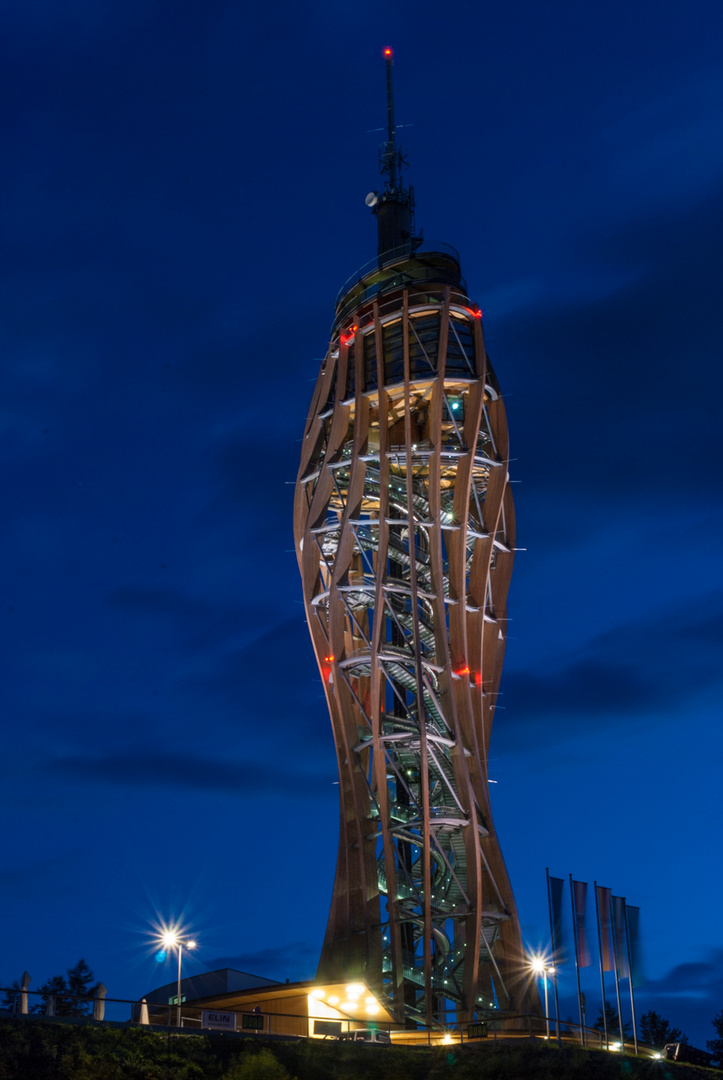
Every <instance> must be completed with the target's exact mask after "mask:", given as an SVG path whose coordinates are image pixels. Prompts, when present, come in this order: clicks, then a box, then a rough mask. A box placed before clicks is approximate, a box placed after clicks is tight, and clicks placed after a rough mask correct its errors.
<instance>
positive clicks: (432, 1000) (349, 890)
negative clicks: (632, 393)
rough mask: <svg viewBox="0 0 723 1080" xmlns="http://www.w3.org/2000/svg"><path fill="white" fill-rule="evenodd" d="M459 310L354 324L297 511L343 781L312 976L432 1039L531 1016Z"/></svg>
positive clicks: (478, 451) (480, 341)
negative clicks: (508, 849) (373, 1003)
mask: <svg viewBox="0 0 723 1080" xmlns="http://www.w3.org/2000/svg"><path fill="white" fill-rule="evenodd" d="M453 300H454V302H453ZM459 300H460V298H459V293H458V292H455V293H454V294H452V292H451V290H450V288H449V287H446V288H445V287H442V286H439V287H437V288H436V289H435V287H434V286H430V287H429V288H427V289H426V290H425V293H424V294H423V295H422V296H420V294H418V293H415V292H412V291H410V290H403V291H400V292H398V293H397V295H396V297H395V298H394V299H393V300H392V301H387V302H386V303H385V304H384V307H383V308H380V306H379V305H378V304H377V303H376V302H375V303H373V304H372V305H371V308H369V307H367V308H365V309H359V310H357V311H355V312H352V313H351V314H350V315H349V318H348V326H347V327H346V328H345V329H344V330H342V332H341V333H340V334H339V337H338V338H337V339H336V340H335V341H334V342H332V345H331V347H330V349H329V352H328V354H327V356H326V358H325V360H324V363H323V365H322V370H321V372H320V374H319V379H318V382H317V387H316V390H315V392H314V396H313V399H312V407H311V411H310V414H309V419H308V422H307V426H306V431H305V433H304V440H303V448H302V457H301V466H300V470H299V477H298V481H297V487H296V500H295V510H294V527H295V537H296V546H297V555H298V560H299V567H300V571H301V576H302V583H303V593H304V603H305V608H306V616H307V621H308V624H309V631H310V633H311V637H312V641H313V643H314V648H315V651H316V656H317V661H318V664H319V670H320V673H321V678H322V681H323V685H324V689H325V694H326V699H327V704H328V707H329V712H330V716H331V722H332V728H333V732H334V738H335V742H336V747H337V754H338V764H339V781H340V784H339V793H340V810H341V817H340V842H339V860H338V865H337V874H336V881H335V885H334V894H333V898H332V905H331V912H330V915H329V922H328V926H327V932H326V937H325V941H324V946H323V950H322V957H321V962H320V971H319V974H320V976H322V977H323V978H325V979H327V980H331V979H344V978H349V979H353V978H364V980H365V981H366V982H367V983H368V985H369V986H371V987H374V988H375V989H376V990H377V991H378V993H380V994H381V995H382V996H383V997H384V998H385V1000H386V1002H387V1003H388V1005H389V1008H390V1009H391V1010H392V1011H393V1013H394V1015H395V1017H396V1018H397V1019H398V1020H400V1021H401V1020H404V1019H410V1018H412V1019H414V1018H416V1019H419V1020H422V1021H424V1022H426V1023H430V1024H431V1023H444V1022H445V1021H448V1022H451V1021H453V1020H455V1019H456V1020H460V1021H462V1020H469V1021H472V1020H474V1019H475V1018H478V1019H479V1018H482V1017H484V1016H487V1015H489V1012H490V1008H491V1004H490V1003H492V1002H495V1001H496V1002H497V1007H499V1008H500V1009H504V1010H517V1011H521V1010H523V1009H526V1008H530V1007H532V1005H533V1004H534V1002H533V999H532V997H531V996H530V994H531V993H532V991H530V990H529V989H528V988H527V986H528V984H527V981H526V980H525V979H524V977H523V955H522V946H521V939H520V931H519V925H518V921H517V915H516V910H515V905H514V899H513V896H512V890H511V888H510V884H509V880H508V877H507V873H506V871H505V867H504V862H503V860H502V856H501V852H500V849H499V845H498V843H497V839H496V835H495V832H494V828H493V824H492V816H491V811H490V800H489V790H488V776H487V759H488V749H489V740H490V732H491V728H492V720H493V716H494V710H495V702H496V699H497V692H498V688H499V680H500V675H501V669H502V658H503V655H504V649H505V638H506V626H507V621H506V596H507V589H508V586H509V579H510V573H511V568H512V561H513V557H514V556H513V550H514V542H515V537H514V508H513V504H512V498H511V494H510V487H509V481H508V468H507V466H508V461H507V456H508V448H507V426H506V420H505V413H504V406H503V403H502V400H501V398H500V395H499V392H498V389H497V382H496V380H495V377H494V374H493V372H492V370H491V368H490V366H489V362H488V360H487V356H486V353H485V348H484V338H483V334H482V326H481V320H480V318H479V314H478V312H477V311H476V310H475V309H472V308H471V307H469V306H464V305H463V304H462V303H460V302H459Z"/></svg>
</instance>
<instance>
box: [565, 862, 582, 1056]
mask: <svg viewBox="0 0 723 1080" xmlns="http://www.w3.org/2000/svg"><path fill="white" fill-rule="evenodd" d="M568 876H569V878H570V903H571V905H572V941H573V945H574V947H575V973H576V975H577V1007H578V1009H579V1011H580V1045H581V1046H584V1045H585V1026H584V1024H583V1017H582V989H581V988H580V958H579V956H578V949H577V912H576V911H575V890H574V889H573V887H572V874H570V875H568Z"/></svg>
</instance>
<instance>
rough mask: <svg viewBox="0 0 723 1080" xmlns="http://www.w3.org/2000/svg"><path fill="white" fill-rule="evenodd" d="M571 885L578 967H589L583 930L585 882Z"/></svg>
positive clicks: (589, 961)
mask: <svg viewBox="0 0 723 1080" xmlns="http://www.w3.org/2000/svg"><path fill="white" fill-rule="evenodd" d="M570 882H571V884H572V910H573V912H574V915H575V939H576V941H577V960H578V963H579V965H580V967H589V965H590V964H591V963H592V960H591V958H590V949H589V948H588V944H587V931H586V929H585V908H586V904H587V882H586V881H573V880H572V878H570Z"/></svg>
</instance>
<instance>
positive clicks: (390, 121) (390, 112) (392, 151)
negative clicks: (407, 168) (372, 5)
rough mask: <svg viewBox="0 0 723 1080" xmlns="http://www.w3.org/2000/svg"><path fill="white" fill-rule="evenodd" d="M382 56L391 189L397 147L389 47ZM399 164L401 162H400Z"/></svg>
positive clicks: (395, 168) (394, 186)
mask: <svg viewBox="0 0 723 1080" xmlns="http://www.w3.org/2000/svg"><path fill="white" fill-rule="evenodd" d="M384 58H385V60H386V62H387V145H386V153H385V155H384V156H385V158H386V165H387V169H388V172H389V181H388V186H389V188H390V189H391V190H392V191H396V189H397V148H396V145H395V140H394V135H395V128H394V87H393V85H392V63H393V54H392V50H391V49H385V50H384ZM400 165H401V162H400Z"/></svg>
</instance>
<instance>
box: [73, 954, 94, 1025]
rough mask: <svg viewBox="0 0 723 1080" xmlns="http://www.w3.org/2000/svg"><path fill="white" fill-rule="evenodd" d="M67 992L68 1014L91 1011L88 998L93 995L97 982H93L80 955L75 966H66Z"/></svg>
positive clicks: (91, 1005) (85, 1014)
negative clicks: (93, 983)
mask: <svg viewBox="0 0 723 1080" xmlns="http://www.w3.org/2000/svg"><path fill="white" fill-rule="evenodd" d="M67 975H68V992H67V1000H68V1007H69V1009H70V1012H69V1014H68V1015H70V1016H87V1015H88V1013H89V1012H91V1010H92V1007H93V1003H92V1001H90V1000H88V999H89V998H93V997H94V996H95V993H96V990H97V989H98V984H97V983H96V984H95V985H94V986H92V985H91V983H92V982H93V972H92V971H91V970H90V968H89V967H88V965H87V964H86V962H85V960H84V959H83V957H82V956H81V958H80V960H79V961H78V963H77V964H76V965H75V967H72V968H68V971H67Z"/></svg>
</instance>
